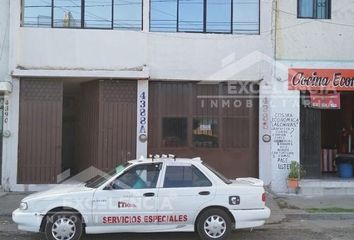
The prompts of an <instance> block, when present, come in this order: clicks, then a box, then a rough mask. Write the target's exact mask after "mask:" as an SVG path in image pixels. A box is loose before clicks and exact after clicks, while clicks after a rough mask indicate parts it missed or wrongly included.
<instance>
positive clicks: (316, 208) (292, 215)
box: [273, 195, 354, 220]
mask: <svg viewBox="0 0 354 240" xmlns="http://www.w3.org/2000/svg"><path fill="white" fill-rule="evenodd" d="M273 198H274V201H276V203H277V204H278V206H279V207H280V209H281V211H282V213H283V214H284V215H285V216H286V218H287V219H303V220H304V219H312V220H314V219H322V220H326V219H336V218H337V219H354V196H336V195H333V196H320V197H319V196H316V197H309V196H301V195H277V196H273Z"/></svg>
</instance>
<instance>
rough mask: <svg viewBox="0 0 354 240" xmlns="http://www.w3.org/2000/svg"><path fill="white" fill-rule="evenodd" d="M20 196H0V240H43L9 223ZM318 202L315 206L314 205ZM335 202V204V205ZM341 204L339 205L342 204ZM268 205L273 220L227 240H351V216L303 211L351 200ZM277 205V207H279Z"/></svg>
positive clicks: (172, 236)
mask: <svg viewBox="0 0 354 240" xmlns="http://www.w3.org/2000/svg"><path fill="white" fill-rule="evenodd" d="M23 197H25V195H24V194H22V193H10V194H6V195H4V196H0V240H16V239H18V240H42V239H43V240H44V239H45V238H44V236H43V234H38V233H26V232H22V231H18V230H17V227H16V224H14V223H13V222H12V220H11V212H12V210H13V209H15V208H17V206H18V204H19V202H20V200H21V199H22V198H23ZM316 202H317V204H316ZM336 203H338V204H339V205H338V204H337V205H336ZM341 204H342V205H341ZM267 205H268V206H269V207H270V208H271V209H272V217H271V219H270V220H269V221H267V224H266V225H265V226H263V227H261V228H256V229H253V230H252V231H251V230H242V231H236V232H233V233H232V234H231V236H230V238H229V239H230V240H236V239H237V240H239V239H242V240H353V239H354V214H353V213H340V214H339V213H337V214H326V213H318V214H309V213H307V212H306V211H305V209H306V208H310V207H311V208H312V207H318V208H324V207H326V206H330V207H338V206H340V207H342V206H344V207H343V208H350V207H352V208H354V199H353V198H350V197H344V198H343V197H337V199H336V198H335V197H333V198H326V199H311V198H310V199H303V200H301V197H298V196H281V197H279V196H272V195H270V196H269V197H268V202H267ZM279 206H280V207H279ZM83 239H87V240H98V239H100V240H113V239H114V240H115V239H122V240H140V239H153V240H165V239H169V240H179V239H186V240H188V239H190V240H194V239H195V240H196V239H199V237H198V235H197V234H195V233H154V234H104V235H90V236H84V237H83Z"/></svg>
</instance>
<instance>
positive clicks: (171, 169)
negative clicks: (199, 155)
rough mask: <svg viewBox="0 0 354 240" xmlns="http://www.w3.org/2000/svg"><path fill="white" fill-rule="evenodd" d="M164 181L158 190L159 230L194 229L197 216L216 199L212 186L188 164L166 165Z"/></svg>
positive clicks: (206, 178) (175, 163) (194, 167)
mask: <svg viewBox="0 0 354 240" xmlns="http://www.w3.org/2000/svg"><path fill="white" fill-rule="evenodd" d="M163 178H164V179H163V183H162V187H161V188H159V191H158V214H159V218H160V219H159V228H160V229H162V230H163V229H171V230H172V229H177V228H191V227H193V224H194V220H195V217H196V214H198V213H199V211H200V210H201V208H203V207H204V206H205V205H206V204H208V203H209V202H211V201H212V200H213V198H214V197H215V192H216V188H215V184H213V182H212V180H211V179H209V178H208V177H207V176H206V175H205V174H204V173H203V172H202V171H201V170H200V169H199V168H197V167H196V166H195V165H192V164H189V163H177V162H173V163H166V166H165V169H164V176H163ZM186 230H187V229H186Z"/></svg>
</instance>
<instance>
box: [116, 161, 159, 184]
mask: <svg viewBox="0 0 354 240" xmlns="http://www.w3.org/2000/svg"><path fill="white" fill-rule="evenodd" d="M160 169H161V164H159V163H158V164H156V163H154V164H141V165H137V166H135V167H132V168H131V169H129V170H127V171H126V172H124V173H123V174H122V175H120V176H119V177H117V179H115V180H114V181H113V182H112V184H111V187H112V189H146V188H156V184H157V180H158V178H159V174H160Z"/></svg>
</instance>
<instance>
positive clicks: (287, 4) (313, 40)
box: [276, 0, 354, 61]
mask: <svg viewBox="0 0 354 240" xmlns="http://www.w3.org/2000/svg"><path fill="white" fill-rule="evenodd" d="M276 13H277V22H276V24H277V32H276V40H277V42H276V57H277V59H279V60H314V61H317V60H320V61H353V59H354V44H353V39H354V1H352V0H337V1H335V0H332V19H329V20H313V19H298V18H297V1H296V0H291V1H289V0H278V1H277V12H276Z"/></svg>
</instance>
